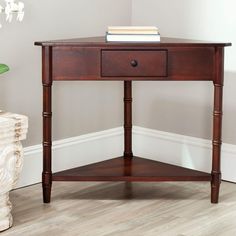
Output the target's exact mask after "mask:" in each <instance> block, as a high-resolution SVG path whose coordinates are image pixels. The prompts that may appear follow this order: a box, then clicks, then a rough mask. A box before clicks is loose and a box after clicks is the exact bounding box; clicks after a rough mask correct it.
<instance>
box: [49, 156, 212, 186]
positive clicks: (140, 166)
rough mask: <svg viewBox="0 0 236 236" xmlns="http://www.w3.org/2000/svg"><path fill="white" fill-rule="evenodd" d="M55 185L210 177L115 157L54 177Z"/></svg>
mask: <svg viewBox="0 0 236 236" xmlns="http://www.w3.org/2000/svg"><path fill="white" fill-rule="evenodd" d="M52 179H53V180H54V181H210V180H211V174H209V173H205V172H201V171H196V170H192V169H188V168H183V167H180V166H175V165H170V164H166V163H162V162H158V161H153V160H149V159H145V158H140V157H133V158H124V157H117V158H113V159H109V160H106V161H101V162H97V163H93V164H90V165H86V166H82V167H78V168H73V169H70V170H65V171H61V172H57V173H54V174H53V177H52Z"/></svg>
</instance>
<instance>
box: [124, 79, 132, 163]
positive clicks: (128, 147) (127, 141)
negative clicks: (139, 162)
mask: <svg viewBox="0 0 236 236" xmlns="http://www.w3.org/2000/svg"><path fill="white" fill-rule="evenodd" d="M124 157H126V158H131V157H133V152H132V81H124Z"/></svg>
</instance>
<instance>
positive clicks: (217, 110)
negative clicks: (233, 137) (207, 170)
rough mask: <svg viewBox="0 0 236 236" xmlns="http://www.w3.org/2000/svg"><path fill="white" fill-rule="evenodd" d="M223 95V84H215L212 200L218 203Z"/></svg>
mask: <svg viewBox="0 0 236 236" xmlns="http://www.w3.org/2000/svg"><path fill="white" fill-rule="evenodd" d="M222 97H223V85H218V84H215V85H214V114H213V116H214V120H213V141H212V145H213V148H212V181H211V202H212V203H218V200H219V189H220V182H221V171H220V156H221V127H222V114H223V113H222Z"/></svg>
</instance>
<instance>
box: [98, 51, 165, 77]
mask: <svg viewBox="0 0 236 236" xmlns="http://www.w3.org/2000/svg"><path fill="white" fill-rule="evenodd" d="M101 62H102V63H101V76H102V77H129V76H132V77H166V76H167V50H102V53H101Z"/></svg>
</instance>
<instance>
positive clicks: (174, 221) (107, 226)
mask: <svg viewBox="0 0 236 236" xmlns="http://www.w3.org/2000/svg"><path fill="white" fill-rule="evenodd" d="M221 189H222V193H221V202H220V203H219V204H217V205H215V204H209V199H208V196H207V195H208V194H209V192H210V191H209V183H204V182H202V183H195V184H194V185H190V184H188V183H132V184H125V183H120V182H116V183H111V182H109V183H92V182H90V183H88V182H79V183H76V182H73V183H59V182H56V183H54V185H53V190H54V191H53V193H52V200H53V201H52V203H51V204H50V205H44V204H42V201H41V185H40V184H38V185H34V186H31V187H27V188H23V189H18V190H15V191H13V192H11V194H10V197H11V199H12V202H13V205H14V207H13V217H14V225H13V228H11V229H9V230H8V231H5V232H3V233H1V236H16V235H24V236H46V235H57V236H78V235H82V236H94V235H96V236H134V235H135V236H157V235H158V236H235V235H236V223H235V217H236V185H235V184H232V183H227V182H222V185H221Z"/></svg>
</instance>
